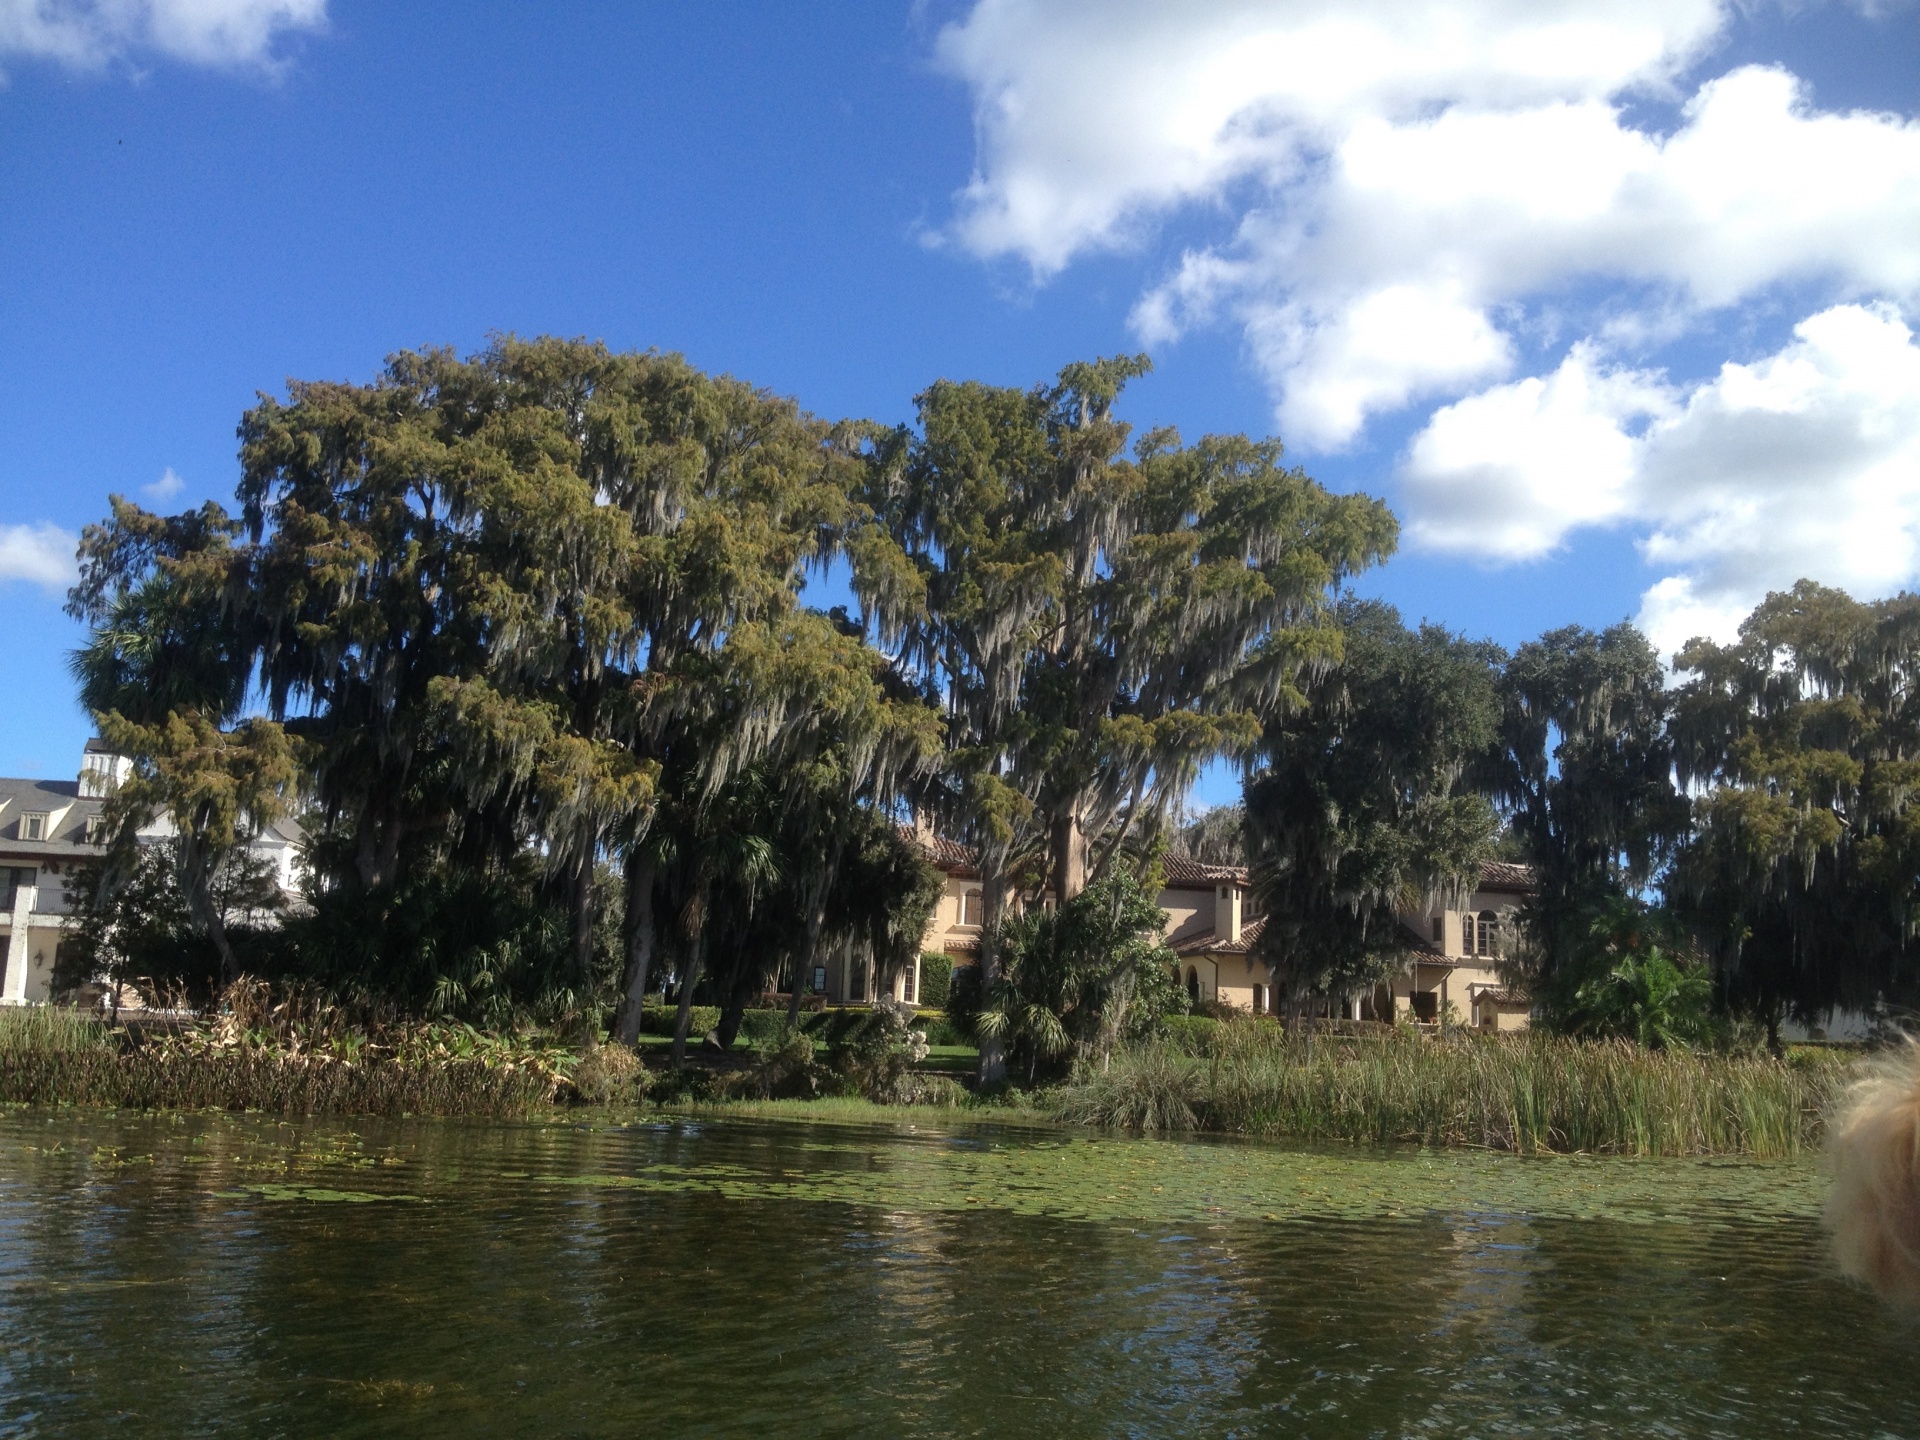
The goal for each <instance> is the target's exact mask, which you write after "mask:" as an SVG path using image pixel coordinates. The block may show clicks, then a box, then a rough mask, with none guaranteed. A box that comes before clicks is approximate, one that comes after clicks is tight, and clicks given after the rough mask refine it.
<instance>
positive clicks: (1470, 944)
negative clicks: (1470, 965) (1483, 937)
mask: <svg viewBox="0 0 1920 1440" xmlns="http://www.w3.org/2000/svg"><path fill="white" fill-rule="evenodd" d="M1460 953H1461V954H1462V955H1472V954H1474V953H1475V941H1474V926H1473V913H1472V912H1471V911H1469V912H1468V913H1466V914H1464V915H1462V916H1461V917H1460Z"/></svg>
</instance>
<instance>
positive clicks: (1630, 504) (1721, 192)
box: [0, 0, 1920, 801]
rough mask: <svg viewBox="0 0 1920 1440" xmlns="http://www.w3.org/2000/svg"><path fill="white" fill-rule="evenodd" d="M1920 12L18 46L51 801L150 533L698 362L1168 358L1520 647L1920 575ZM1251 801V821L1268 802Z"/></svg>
mask: <svg viewBox="0 0 1920 1440" xmlns="http://www.w3.org/2000/svg"><path fill="white" fill-rule="evenodd" d="M1916 330H1920V5H1917V4H1915V3H1895V0H1882V3H1874V4H1858V3H1847V0H1826V3H1821V0H1791V3H1788V0H1740V3H1718V0H1210V3H1193V0H1054V3H1042V0H973V3H967V0H950V3H940V0H932V3H928V0H918V3H910V0H893V3H866V4H860V3H840V4H836V5H833V6H804V7H803V6H793V5H790V4H778V3H768V4H751V3H732V4H728V5H724V6H720V5H700V6H687V5H666V4H605V5H594V4H586V3H580V4H573V5H567V6H558V7H508V6H497V7H474V6H453V5H441V4H435V3H428V0H418V3H413V4H409V5H406V6H388V5H373V4H370V3H358V0H91V3H85V0H0V622H4V630H5V634H6V636H7V639H8V642H9V643H8V646H7V649H6V652H5V654H6V673H7V681H6V684H5V685H4V688H3V689H0V693H4V695H5V696H6V699H7V702H8V703H6V704H5V705H0V773H4V774H10V775H40V776H67V775H71V774H72V773H73V772H74V770H75V769H76V768H77V765H78V760H79V755H80V749H81V745H82V743H83V742H84V740H85V738H86V736H87V735H88V734H89V733H90V729H91V727H90V724H89V722H88V719H87V717H86V716H85V715H84V714H83V713H82V712H81V711H80V709H79V707H78V706H77V704H76V703H75V702H74V700H73V698H72V696H73V687H72V685H71V683H70V681H69V679H68V677H67V673H66V656H67V653H68V652H69V651H70V650H71V649H72V648H73V647H74V646H75V645H76V644H77V643H78V642H79V640H80V633H79V631H78V629H77V627H76V626H75V625H74V623H73V622H72V621H71V620H69V619H67V618H66V617H65V616H64V615H63V613H62V611H61V604H62V597H63V593H64V590H65V587H66V586H67V584H68V583H70V581H71V578H72V571H73V559H72V551H73V545H74V543H75V540H76V538H77V536H78V533H79V531H80V529H81V527H82V526H84V525H86V524H87V523H89V522H90V521H93V520H95V519H97V518H99V517H100V516H101V515H103V514H104V513H105V510H106V506H107V496H108V495H109V493H120V494H124V495H127V496H128V497H129V498H132V499H134V500H136V501H138V502H139V503H141V504H143V505H147V506H149V507H150V508H156V509H166V510H177V509H182V508H186V507H188V506H191V505H197V504H198V503H200V502H201V501H203V500H205V499H209V498H212V499H218V500H221V501H223V502H230V501H231V498H232V492H233V486H234V482H235V480H236V478H237V464H236V460H235V453H234V452H235V438H234V429H235V426H236V424H237V422H238V420H239V418H240V415H241V413H242V411H243V410H244V409H245V408H246V407H247V406H248V405H249V404H250V403H252V402H253V398H254V396H255V395H256V394H257V393H262V392H264V393H268V394H274V393H282V391H283V387H284V385H285V383H286V381H287V379H288V378H290V377H298V378H301V379H320V378H329V379H349V380H360V381H364V380H369V379H371V378H372V377H373V376H374V375H375V374H376V373H377V371H378V369H379V367H380V365H381V363H382V361H383V359H384V357H386V356H387V355H389V354H391V353H392V352H394V351H397V350H401V349H408V348H418V347H423V346H450V347H453V348H454V349H456V350H458V351H461V352H471V351H474V350H477V349H480V348H482V347H483V346H484V345H485V344H486V343H487V339H488V337H489V335H491V334H495V333H503V332H506V333H515V334H520V335H536V334H557V335H566V336H586V337H589V338H594V339H600V340H604V341H605V342H606V343H607V344H609V345H611V346H614V347H617V348H638V349H644V348H649V347H657V348H660V349H663V350H669V351H679V352H681V353H684V354H685V355H686V356H687V357H688V358H689V359H690V360H692V361H693V362H694V363H695V364H698V365H700V366H702V367H705V368H708V369H711V370H716V371H725V372H729V373H732V374H735V375H738V376H740V377H742V378H745V379H748V380H751V381H753V382H754V383H756V384H759V385H763V386H767V387H769V388H771V389H773V390H776V391H779V392H782V393H786V394H791V395H793V396H795V397H797V398H798V399H799V401H800V402H801V403H802V404H803V405H804V406H806V407H807V408H808V409H810V410H812V411H814V412H815V413H818V414H822V415H829V416H855V415H857V416H866V417H871V418H874V419H878V420H883V421H888V422H893V421H901V420H908V419H911V417H912V413H913V396H914V395H915V394H916V393H917V392H918V391H920V390H921V389H923V388H924V387H925V386H926V385H927V384H928V383H930V382H931V381H933V380H935V379H938V378H950V379H963V378H964V379H981V380H986V381H989V382H993V383H998V384H1021V385H1025V384H1032V383H1035V382H1038V381H1042V380H1045V379H1047V378H1049V377H1051V376H1052V375H1053V374H1054V373H1055V372H1056V371H1057V370H1058V369H1059V368H1060V366H1062V365H1063V364H1065V363H1067V362H1069V361H1071V360H1076V359H1084V358H1090V357H1093V356H1096V355H1110V354H1116V353H1121V352H1132V351H1137V350H1143V349H1144V350H1146V351H1147V352H1149V353H1150V354H1151V355H1152V357H1153V360H1154V370H1153V373H1152V374H1151V375H1150V376H1148V377H1146V378H1145V379H1143V380H1141V381H1138V382H1136V383H1135V384H1134V386H1133V387H1131V388H1130V390H1129V391H1128V393H1127V395H1126V396H1125V397H1124V400H1123V404H1122V407H1121V409H1122V413H1123V414H1124V416H1125V417H1126V418H1128V419H1129V420H1131V421H1133V422H1134V423H1135V424H1136V425H1138V426H1140V427H1142V428H1144V427H1147V426H1152V425H1161V424H1171V425H1174V426H1177V427H1178V428H1179V429H1180V430H1181V432H1182V433H1183V434H1185V435H1187V436H1188V437H1190V438H1191V437H1198V436H1199V435H1201V434H1204V433H1208V432H1219V431H1245V432H1248V433H1251V434H1256V435H1268V434H1274V435H1278V436H1279V437H1280V438H1281V439H1282V440H1283V441H1284V442H1285V443H1286V445H1287V449H1288V453H1289V455H1290V457H1291V458H1292V459H1293V460H1295V461H1297V462H1298V463H1299V464H1301V465H1303V466H1304V467H1305V468H1306V470H1307V471H1308V473H1310V474H1312V475H1314V476H1315V477H1316V478H1318V479H1319V480H1320V481H1321V482H1322V483H1324V484H1326V485H1328V486H1330V487H1333V488H1336V489H1342V490H1363V491H1366V492H1368V493H1371V494H1376V495H1380V496H1383V497H1385V498H1386V499H1387V500H1388V502H1389V503H1390V504H1391V505H1392V506H1393V508H1394V510H1395V511H1396V513H1397V514H1398V515H1399V516H1400V518H1401V521H1402V526H1403V535H1402V545H1401V550H1400V553H1399V554H1398V555H1396V556H1395V557H1394V558H1393V559H1392V560H1391V561H1389V562H1388V563H1387V564H1386V565H1385V566H1383V567H1381V568H1379V569H1378V570H1375V571H1372V572H1369V573H1368V574H1366V575H1363V576H1361V577H1359V578H1358V579H1357V580H1356V582H1355V588H1356V589H1357V590H1359V591H1361V592H1363V593H1366V594H1371V595H1377V596H1381V597H1383V598H1385V599H1388V600H1390V601H1392V602H1393V603H1395V604H1396V605H1398V606H1399V607H1400V608H1401V610H1402V612H1403V613H1404V614H1405V615H1406V616H1407V618H1408V619H1409V620H1418V619H1431V620H1434V621H1437V622H1440V623H1442V624H1445V625H1447V626H1449V627H1450V628H1453V629H1455V630H1459V631H1462V632H1464V633H1467V634H1470V635H1473V636H1489V637H1491V638H1493V639H1495V640H1497V641H1499V642H1501V643H1502V644H1506V645H1515V644H1519V643H1521V642H1523V641H1525V640H1527V639H1529V638H1531V637H1532V636H1534V635H1537V634H1539V633H1540V632H1542V631H1544V630H1547V629H1550V628H1554V627H1556V626H1561V625H1568V624H1582V625H1589V626H1594V627H1599V626H1604V625H1608V624H1612V623H1615V622H1617V621H1620V620H1623V619H1632V620H1634V621H1636V622H1637V623H1639V624H1641V625H1642V627H1643V628H1645V629H1646V630H1647V632H1648V633H1649V634H1650V635H1651V636H1652V637H1653V639H1654V640H1655V642H1656V643H1657V644H1659V645H1660V646H1661V647H1662V649H1663V650H1664V651H1667V652H1671V651H1672V650H1673V649H1675V648H1676V647H1677V646H1678V645H1679V644H1680V643H1681V642H1683V641H1684V640H1686V639H1687V638H1688V637H1689V636H1692V635H1695V634H1708V635H1713V636H1715V637H1716V638H1722V639H1725V638H1730V637H1731V635H1732V634H1733V632H1734V630H1735V628H1736V627H1737V625H1738V622H1739V618H1740V617H1741V616H1742V615H1743V614H1744V613H1746V611H1747V610H1748V609H1750V608H1751V606H1752V605H1753V604H1754V603H1755V602H1757V601H1758V600H1759V599H1761V598H1762V597H1763V596H1764V595H1765V594H1766V593H1767V592H1768V591H1769V590H1773V589H1780V588H1784V587H1786V586H1788V585H1791V584H1792V583H1793V582H1794V581H1795V580H1796V579H1799V578H1802V577H1810V578H1813V579H1816V580H1819V581H1821V582H1823V583H1827V584H1832V585H1838V586H1841V587H1843V588H1845V589H1847V590H1849V591H1850V592H1852V593H1854V594H1855V595H1857V596H1860V597H1862V598H1867V597H1877V596H1885V595H1891V594H1894V593H1897V592H1899V591H1900V590H1902V589H1903V588H1908V587H1910V586H1912V585H1913V584H1914V582H1915V578H1916V573H1917V572H1920V338H1916V334H1915V331H1916ZM1232 790H1233V781H1232V777H1231V776H1229V775H1227V774H1226V773H1225V772H1224V771H1215V772H1213V773H1211V774H1210V775H1209V776H1208V777H1207V778H1206V780H1205V781H1204V782H1203V784H1202V787H1201V790H1200V793H1199V796H1198V798H1199V799H1201V800H1202V801H1218V800H1223V799H1227V798H1230V797H1231V794H1232Z"/></svg>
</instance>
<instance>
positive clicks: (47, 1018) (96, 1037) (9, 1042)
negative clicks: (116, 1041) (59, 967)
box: [0, 1005, 108, 1061]
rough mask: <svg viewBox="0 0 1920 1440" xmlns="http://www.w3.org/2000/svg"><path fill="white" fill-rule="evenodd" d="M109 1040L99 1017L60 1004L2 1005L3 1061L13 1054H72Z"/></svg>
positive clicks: (0, 1038)
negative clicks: (89, 1015)
mask: <svg viewBox="0 0 1920 1440" xmlns="http://www.w3.org/2000/svg"><path fill="white" fill-rule="evenodd" d="M106 1043H108V1037H107V1027H106V1026H105V1025H103V1024H101V1023H100V1022H99V1021H98V1020H94V1019H91V1018H89V1017H88V1016H86V1015H83V1014H81V1013H80V1012H79V1011H78V1010H68V1009H65V1008H63V1007H61V1006H57V1005H7V1006H4V1007H0V1061H4V1060H5V1059H6V1058H7V1057H9V1056H13V1055H29V1054H32V1055H69V1054H75V1053H79V1052H82V1051H87V1050H94V1049H98V1048H99V1047H100V1046H102V1045H104V1044H106Z"/></svg>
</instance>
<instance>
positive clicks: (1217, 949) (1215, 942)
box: [1173, 915, 1267, 955]
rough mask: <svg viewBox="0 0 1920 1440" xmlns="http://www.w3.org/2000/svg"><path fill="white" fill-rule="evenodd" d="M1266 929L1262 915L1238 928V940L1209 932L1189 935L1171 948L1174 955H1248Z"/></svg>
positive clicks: (1264, 918) (1265, 921)
mask: <svg viewBox="0 0 1920 1440" xmlns="http://www.w3.org/2000/svg"><path fill="white" fill-rule="evenodd" d="M1266 928H1267V917H1266V916H1264V915H1262V916H1260V917H1259V918H1258V919H1256V920H1249V921H1247V923H1246V924H1244V925H1242V926H1241V927H1240V938H1239V939H1238V940H1227V939H1223V938H1222V937H1221V936H1219V935H1216V934H1214V932H1213V931H1211V930H1205V931H1202V932H1201V933H1200V934H1198V935H1189V936H1188V937H1187V938H1186V939H1184V940H1182V941H1180V943H1179V944H1177V945H1175V946H1174V947H1173V953H1174V954H1176V955H1248V954H1251V953H1252V952H1253V947H1254V946H1255V945H1257V944H1258V943H1259V941H1260V932H1261V931H1263V930H1265V929H1266Z"/></svg>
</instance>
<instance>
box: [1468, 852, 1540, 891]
mask: <svg viewBox="0 0 1920 1440" xmlns="http://www.w3.org/2000/svg"><path fill="white" fill-rule="evenodd" d="M1533 885H1534V881H1533V866H1531V865H1521V864H1518V863H1516V862H1514V861H1512V860H1486V861H1482V862H1481V865H1480V888H1481V889H1482V890H1513V891H1519V892H1522V893H1524V892H1527V891H1530V890H1532V889H1533Z"/></svg>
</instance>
